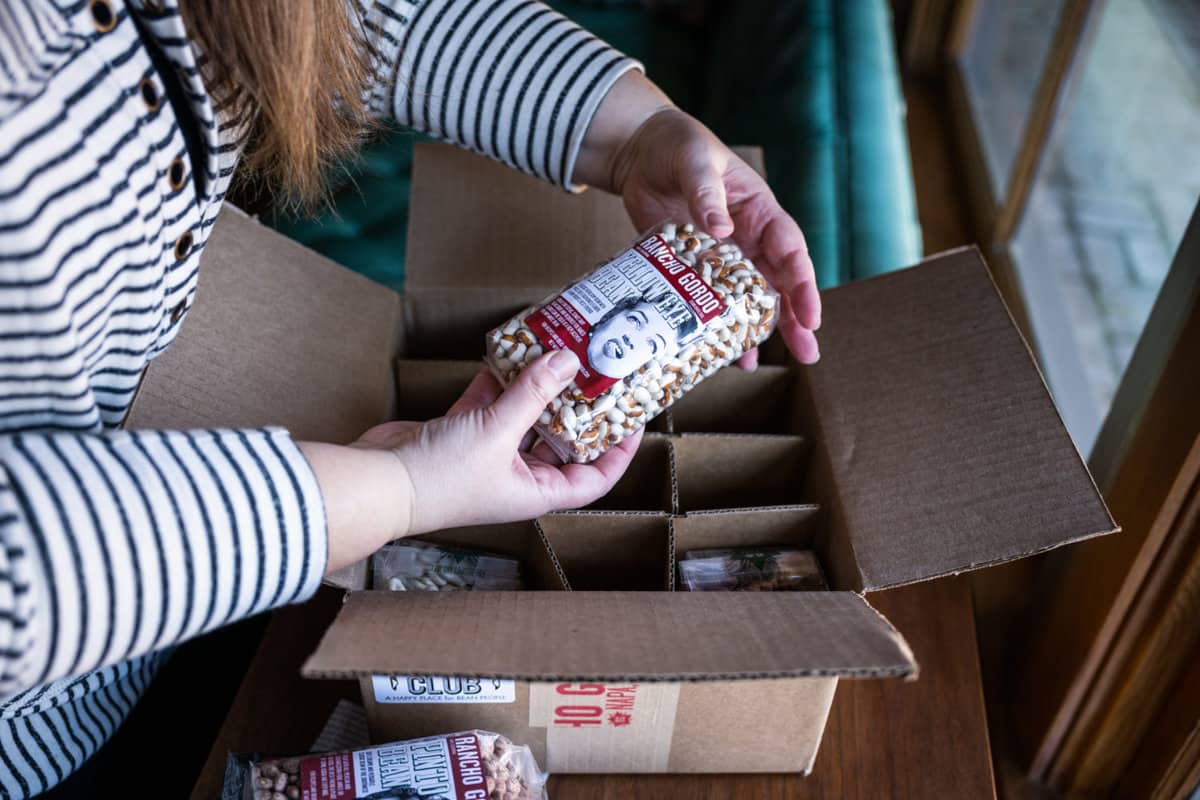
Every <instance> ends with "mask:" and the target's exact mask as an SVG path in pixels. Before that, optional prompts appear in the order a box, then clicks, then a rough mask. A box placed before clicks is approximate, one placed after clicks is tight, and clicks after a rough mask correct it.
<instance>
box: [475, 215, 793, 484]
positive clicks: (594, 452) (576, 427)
mask: <svg viewBox="0 0 1200 800" xmlns="http://www.w3.org/2000/svg"><path fill="white" fill-rule="evenodd" d="M778 304H779V296H778V294H777V293H776V292H775V291H774V290H772V289H771V288H770V287H769V286H768V285H767V282H766V279H764V278H763V276H762V274H761V273H759V272H758V270H757V269H755V267H754V265H753V264H752V263H751V262H750V260H749V259H747V258H745V257H744V256H743V255H742V252H741V251H740V250H739V249H738V247H737V246H736V245H735V244H733V243H732V242H719V241H717V240H716V239H714V238H713V237H711V236H709V235H708V234H707V233H705V232H704V231H700V230H697V229H696V228H695V227H694V226H692V225H691V224H686V225H676V224H673V223H667V224H664V225H661V226H658V227H657V228H655V229H653V230H652V231H651V232H649V233H648V234H646V235H645V236H643V237H642V238H641V239H639V241H638V243H637V244H636V245H635V246H634V248H633V249H631V250H629V251H626V252H625V253H622V254H620V255H618V256H617V257H616V258H614V259H613V260H611V261H608V262H606V263H605V264H602V265H601V266H600V267H598V268H597V269H596V270H595V271H594V272H592V273H591V274H590V275H588V276H587V277H585V278H584V279H582V280H581V281H578V282H576V283H574V284H571V285H570V286H568V287H566V288H565V289H564V290H563V291H562V293H560V294H558V295H555V296H552V297H549V298H547V299H546V300H545V301H544V302H543V303H542V304H540V305H538V306H533V307H530V308H528V309H526V310H524V311H522V312H521V313H520V314H518V315H517V316H515V317H513V318H512V319H510V320H509V321H508V322H506V323H505V324H504V325H501V326H500V327H499V328H496V329H495V330H493V331H491V332H489V333H488V335H487V338H486V361H487V363H488V365H489V366H490V367H491V369H492V371H493V373H494V374H495V375H496V377H497V378H498V379H499V380H500V382H501V383H502V384H503V385H505V386H507V385H508V384H509V383H511V382H512V381H513V380H514V379H515V378H516V376H517V375H518V374H519V373H520V371H521V370H522V369H524V368H525V367H526V366H527V365H528V364H530V363H532V362H533V360H534V359H536V358H537V357H538V356H540V355H541V354H542V353H543V352H545V351H546V350H548V349H561V348H568V349H571V350H573V351H575V352H576V354H577V355H579V356H580V363H581V368H580V371H579V373H578V374H577V375H576V378H575V381H574V382H573V383H572V384H571V385H570V386H568V387H567V388H566V389H565V390H564V391H563V392H562V394H560V395H559V396H558V397H556V398H554V400H553V401H551V403H550V404H549V405H548V406H547V407H546V410H545V411H544V412H543V413H542V415H541V417H540V418H539V420H538V422H537V425H536V426H535V430H536V431H537V432H538V434H539V435H540V436H541V437H542V439H543V440H545V441H546V442H547V443H548V444H549V445H550V446H551V448H552V449H553V450H554V451H555V452H556V453H557V454H558V455H559V456H560V457H562V458H563V459H564V460H568V461H575V462H587V461H592V460H593V459H596V458H598V457H599V456H601V455H602V454H603V453H604V452H606V451H607V450H608V449H609V448H611V447H613V446H614V445H616V444H617V443H618V442H620V441H621V440H622V439H624V438H625V437H626V436H628V435H630V434H631V433H633V432H635V431H637V430H639V429H640V428H642V427H644V426H645V425H646V424H647V423H649V422H650V420H652V419H654V418H655V417H656V416H658V414H660V413H661V412H662V411H663V409H665V408H668V407H669V406H670V405H671V404H672V403H674V402H675V401H676V400H678V399H679V398H680V397H682V396H683V395H685V394H686V393H687V392H689V391H690V390H691V389H692V388H694V387H695V386H696V385H698V384H699V383H700V382H701V381H703V380H704V379H705V378H707V377H708V376H709V375H712V374H713V373H714V372H716V371H717V370H719V369H721V368H722V367H724V366H726V365H728V364H731V363H732V362H734V361H736V360H737V359H738V358H739V357H741V355H742V354H743V353H745V352H746V351H747V350H750V349H751V348H753V347H755V346H757V345H758V344H759V343H761V342H763V341H764V340H765V339H766V338H767V337H768V336H770V335H771V332H772V331H773V330H774V328H775V321H776V314H777V311H778Z"/></svg>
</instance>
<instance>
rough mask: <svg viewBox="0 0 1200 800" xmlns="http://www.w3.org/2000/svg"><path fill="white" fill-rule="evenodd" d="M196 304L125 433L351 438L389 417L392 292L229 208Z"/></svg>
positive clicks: (150, 373) (398, 324) (157, 364)
mask: <svg viewBox="0 0 1200 800" xmlns="http://www.w3.org/2000/svg"><path fill="white" fill-rule="evenodd" d="M196 298H197V299H196V303H195V306H194V307H193V308H192V310H191V311H190V312H189V313H188V317H187V320H186V321H185V322H184V324H183V328H182V330H181V331H180V333H179V336H178V337H177V339H176V341H175V343H174V344H172V345H171V347H169V348H167V350H166V352H164V353H163V354H162V355H160V356H159V357H158V358H156V359H155V360H154V363H153V364H152V365H151V366H150V368H149V369H148V370H147V371H146V374H145V376H144V378H143V380H142V385H141V387H140V388H139V390H138V395H137V397H136V399H135V401H134V403H133V406H132V408H131V409H130V412H129V416H128V418H127V419H126V421H125V424H126V426H128V427H131V428H164V429H171V428H202V427H257V426H262V425H284V426H286V427H287V428H288V429H289V430H290V431H291V432H292V435H294V436H295V437H296V438H297V439H309V440H315V441H325V442H350V441H353V440H354V439H355V438H357V437H358V436H359V435H360V434H361V433H362V432H363V431H365V430H366V429H367V428H369V427H371V426H372V425H377V424H379V423H380V422H384V421H386V420H388V419H391V418H392V408H393V402H394V394H395V389H394V381H393V380H392V368H391V364H392V359H393V358H394V357H395V355H396V353H397V350H398V348H400V346H401V345H402V335H403V330H402V321H403V312H402V308H401V302H400V296H399V295H398V294H396V293H395V292H392V291H390V290H388V289H385V288H384V287H382V286H379V285H378V284H376V283H374V282H372V281H370V280H368V279H367V278H364V277H362V276H360V275H357V274H355V273H353V272H351V271H350V270H348V269H345V268H344V267H341V266H339V265H337V264H335V263H333V262H332V261H330V260H328V259H326V258H324V257H322V256H320V255H318V254H317V253H314V252H313V251H311V250H309V249H307V248H305V247H303V246H301V245H299V244H296V243H295V242H293V241H292V240H290V239H288V238H286V237H284V236H281V235H279V234H278V233H276V232H275V231H273V230H271V229H270V228H267V227H265V226H263V225H261V224H259V223H258V222H257V221H256V220H254V219H251V218H250V217H248V216H247V215H246V214H245V213H244V212H243V211H241V210H240V209H238V208H236V207H235V206H233V205H231V204H229V203H226V204H225V208H224V209H223V210H222V212H221V215H220V217H219V218H218V220H217V225H216V228H215V230H213V233H212V236H211V237H210V238H209V241H208V244H207V246H206V247H205V248H204V254H203V266H202V268H201V270H200V285H199V288H198V289H197V292H196Z"/></svg>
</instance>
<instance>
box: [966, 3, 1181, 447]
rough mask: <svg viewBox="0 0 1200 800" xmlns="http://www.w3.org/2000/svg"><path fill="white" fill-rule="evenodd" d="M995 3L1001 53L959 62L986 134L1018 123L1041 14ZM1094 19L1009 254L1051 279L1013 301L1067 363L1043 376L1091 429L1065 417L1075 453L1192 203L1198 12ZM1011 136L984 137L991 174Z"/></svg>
mask: <svg viewBox="0 0 1200 800" xmlns="http://www.w3.org/2000/svg"><path fill="white" fill-rule="evenodd" d="M988 5H993V4H988ZM1001 5H1002V6H1004V7H1005V12H1004V19H1005V25H1006V27H1005V29H1004V31H1003V36H1004V38H1005V39H1006V40H1007V41H1009V42H1010V44H1008V45H1006V46H1004V47H998V46H997V45H995V44H993V45H991V46H992V47H993V48H995V49H998V50H999V51H1001V53H1002V55H1001V56H997V55H996V54H993V55H992V56H991V57H990V58H987V59H977V60H976V61H974V62H970V61H969V68H970V67H971V66H973V67H975V68H976V70H977V72H982V71H983V70H985V69H990V70H992V73H991V74H990V75H989V76H988V77H987V78H986V79H984V78H981V77H977V78H975V79H973V80H972V85H973V87H975V88H976V90H977V91H983V90H986V89H987V88H988V87H993V89H994V91H992V93H991V95H990V96H984V97H982V98H981V99H980V100H979V101H977V105H978V106H980V107H981V108H983V107H986V108H988V109H989V110H988V111H987V112H986V113H981V116H982V117H983V118H984V120H985V123H986V121H987V120H990V121H991V123H990V124H991V125H992V129H993V130H996V129H998V128H999V127H1000V126H1002V125H1004V124H1005V122H1004V121H1005V120H1008V121H1009V122H1008V124H1009V125H1010V126H1011V127H1019V125H1020V124H1021V122H1022V121H1023V119H1024V116H1025V113H1026V111H1027V105H1028V99H1029V97H1030V96H1032V91H1033V82H1034V81H1036V69H1031V67H1030V65H1031V64H1032V65H1034V66H1035V67H1037V68H1039V69H1040V61H1041V59H1042V58H1043V57H1044V51H1045V47H1046V46H1047V43H1048V42H1047V38H1046V29H1047V28H1049V27H1050V26H1052V24H1053V20H1052V19H1048V17H1053V16H1054V15H1053V14H1047V13H1046V9H1047V4H1045V3H1036V2H1032V0H1021V2H1017V3H1013V4H1012V5H1008V4H1001ZM1030 5H1036V6H1040V7H1041V9H1042V13H1041V14H1035V13H1031V12H1030V10H1029V6H1030ZM1058 5H1060V4H1058V3H1051V4H1049V6H1051V7H1056V6H1058ZM1099 8H1100V16H1099V17H1098V18H1097V19H1096V20H1095V21H1094V23H1093V25H1094V28H1093V31H1092V35H1091V39H1090V44H1089V46H1088V48H1087V49H1086V50H1085V51H1084V53H1083V54H1082V55H1081V58H1082V60H1081V61H1080V62H1079V63H1078V66H1077V68H1076V72H1075V74H1074V81H1073V84H1072V87H1071V91H1070V94H1069V95H1068V97H1067V98H1066V102H1065V104H1064V107H1063V111H1062V113H1061V116H1060V118H1059V122H1058V125H1057V128H1056V131H1055V135H1054V140H1053V142H1052V145H1051V147H1050V149H1049V150H1048V151H1047V154H1046V159H1045V162H1044V163H1043V165H1042V168H1041V172H1040V174H1039V176H1038V180H1037V182H1036V184H1035V188H1034V191H1033V194H1032V196H1031V198H1030V204H1029V207H1028V209H1027V211H1026V215H1025V218H1024V220H1023V221H1022V224H1021V228H1020V229H1019V231H1018V234H1017V240H1016V247H1015V248H1014V252H1015V255H1016V258H1017V267H1018V270H1019V271H1029V270H1044V271H1052V273H1053V275H1052V277H1053V281H1052V282H1050V283H1047V282H1046V281H1045V280H1044V279H1045V278H1046V277H1047V276H1045V275H1040V276H1029V277H1034V278H1037V280H1029V281H1025V284H1026V285H1041V286H1042V287H1044V289H1046V290H1045V291H1040V292H1038V296H1033V297H1029V298H1027V301H1028V302H1029V303H1030V304H1031V305H1034V306H1036V305H1038V304H1042V306H1043V307H1042V308H1040V309H1031V310H1032V311H1033V313H1032V316H1033V317H1034V324H1035V335H1036V336H1037V338H1038V340H1039V342H1038V344H1039V349H1040V350H1041V352H1042V353H1043V354H1047V353H1053V354H1055V355H1054V357H1055V358H1058V359H1060V360H1063V359H1068V358H1071V357H1074V358H1077V359H1078V364H1065V365H1064V364H1057V365H1056V364H1047V365H1046V368H1047V373H1048V376H1049V377H1050V383H1051V388H1052V390H1054V391H1055V392H1056V393H1061V394H1071V395H1074V396H1073V398H1070V399H1068V398H1066V397H1063V398H1060V405H1062V406H1064V409H1070V408H1082V407H1086V406H1090V407H1091V409H1092V414H1091V415H1090V417H1091V419H1083V418H1084V417H1088V416H1089V415H1088V414H1085V413H1080V414H1078V415H1076V416H1078V417H1079V419H1077V420H1073V419H1072V418H1071V417H1072V414H1070V413H1068V414H1067V416H1068V419H1067V423H1068V427H1071V428H1072V432H1073V433H1074V434H1076V440H1077V443H1078V444H1079V445H1080V447H1081V449H1082V450H1084V451H1085V452H1086V451H1087V450H1088V449H1090V446H1091V440H1092V438H1093V437H1094V435H1095V428H1097V427H1098V426H1099V424H1100V422H1101V421H1102V420H1103V416H1104V414H1105V413H1106V412H1107V409H1108V406H1109V403H1110V402H1111V400H1112V396H1113V394H1114V392H1115V391H1116V387H1117V384H1118V382H1119V381H1120V378H1121V374H1122V373H1123V372H1124V370H1125V367H1126V365H1127V364H1128V362H1129V357H1130V354H1131V353H1132V351H1133V348H1134V346H1135V345H1136V343H1137V339H1138V336H1139V335H1140V333H1141V330H1142V328H1143V326H1144V325H1145V321H1146V318H1147V316H1148V315H1149V312H1150V308H1151V306H1152V305H1153V303H1154V299H1155V297H1156V295H1157V293H1158V289H1159V287H1160V286H1161V284H1162V281H1163V278H1164V277H1165V276H1166V273H1167V270H1168V268H1169V267H1170V261H1171V256H1172V254H1173V253H1174V251H1175V249H1176V247H1177V246H1178V244H1179V241H1180V239H1181V238H1182V236H1183V231H1184V229H1185V227H1186V225H1187V221H1188V219H1189V217H1190V216H1191V214H1192V211H1193V209H1194V208H1195V207H1196V203H1197V199H1198V198H1200V3H1197V2H1196V1H1195V0H1108V2H1106V3H1102V4H1101V5H1100V6H1099ZM1022 29H1024V32H1025V33H1024V34H1022ZM982 33H983V31H982V30H980V31H979V32H977V35H976V41H981V35H982ZM1006 70H1007V75H1008V76H1009V79H1010V80H1009V82H1008V83H1005V78H1004V74H1005V71H1006ZM997 87H1003V88H997ZM1012 136H1013V134H1012V132H1011V131H1008V132H1007V133H1005V134H1003V135H1001V136H998V137H997V136H995V135H994V134H993V136H992V139H993V141H994V144H993V145H991V146H990V147H989V150H990V151H991V160H992V161H993V165H994V166H993V171H994V172H997V171H999V170H1002V169H1003V167H1004V164H1005V163H1009V162H1010V161H1011V157H1012V152H1014V149H1013V147H1012V145H1011V144H1010V143H1009V144H1006V143H1007V142H1009V140H1010V139H1011V138H1012ZM1006 137H1007V138H1006ZM1005 159H1008V161H1005ZM1047 304H1049V305H1050V307H1045V306H1046V305H1047ZM1039 322H1040V323H1041V324H1038V323H1039ZM1045 337H1060V338H1061V337H1067V338H1069V339H1070V340H1071V341H1070V342H1046V341H1043V339H1044V338H1045ZM1064 354H1065V355H1064ZM1064 375H1065V376H1073V377H1071V378H1069V379H1068V378H1063V377H1062V376H1064ZM1056 377H1057V378H1058V380H1056ZM1067 384H1072V385H1067ZM1074 384H1080V385H1074ZM1064 401H1066V402H1064Z"/></svg>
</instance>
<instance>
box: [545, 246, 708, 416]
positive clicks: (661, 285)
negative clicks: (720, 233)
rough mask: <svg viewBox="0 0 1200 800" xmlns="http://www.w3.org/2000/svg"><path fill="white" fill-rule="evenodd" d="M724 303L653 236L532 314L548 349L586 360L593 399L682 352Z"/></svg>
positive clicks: (582, 381)
mask: <svg viewBox="0 0 1200 800" xmlns="http://www.w3.org/2000/svg"><path fill="white" fill-rule="evenodd" d="M723 309H724V306H723V305H722V304H721V302H720V300H718V299H717V297H716V296H715V295H714V294H713V291H712V287H711V286H709V285H708V284H707V283H705V282H704V281H703V280H702V279H701V278H700V276H699V275H698V274H697V273H696V271H695V270H694V269H692V268H691V267H690V266H688V265H687V264H685V263H684V262H682V261H680V260H679V258H678V256H676V254H675V252H674V251H673V250H672V249H671V248H670V246H669V245H668V244H667V243H666V241H665V240H664V239H663V238H662V237H661V236H657V235H652V236H648V237H646V238H645V239H643V240H642V241H640V242H638V243H637V244H636V245H634V247H633V249H631V250H627V251H626V252H624V253H621V254H620V255H618V256H617V257H616V258H614V259H612V260H611V261H609V262H607V263H605V264H603V265H601V266H600V267H598V268H597V269H596V270H595V271H593V272H592V273H591V274H590V275H588V276H587V277H586V278H584V279H583V280H581V281H579V282H577V283H574V284H572V285H571V286H568V287H567V288H566V289H564V290H563V292H562V294H560V295H558V296H557V297H554V298H553V299H551V300H550V302H548V303H546V304H545V305H544V306H542V307H540V308H538V309H535V310H534V311H533V312H532V313H530V314H529V316H528V317H526V318H525V324H526V325H527V326H529V328H530V330H532V331H533V333H534V335H535V336H536V337H537V338H538V341H539V342H540V343H541V345H542V347H543V348H545V349H547V350H558V349H567V350H571V351H573V352H574V353H575V355H577V356H578V357H579V362H580V366H579V373H578V374H577V375H576V377H575V385H576V387H577V388H578V389H579V390H580V391H581V392H583V394H584V396H585V397H587V398H589V399H590V398H594V397H596V396H597V395H599V394H600V393H601V392H603V391H604V390H606V389H608V388H609V387H610V386H612V385H613V384H614V383H616V382H617V381H619V380H621V379H623V378H625V377H627V376H629V375H631V374H633V372H635V371H636V370H637V369H638V368H639V367H641V366H642V365H643V364H645V363H646V362H648V361H650V360H651V359H668V358H672V357H673V356H675V355H676V354H677V353H678V352H679V351H680V350H681V349H682V348H683V347H685V346H687V345H688V344H690V343H691V341H693V340H694V339H695V337H697V336H699V335H700V334H701V333H702V332H703V328H704V325H705V324H707V323H708V322H709V321H710V320H712V319H713V318H714V317H716V316H718V315H719V314H720V313H721V311H722V310H723Z"/></svg>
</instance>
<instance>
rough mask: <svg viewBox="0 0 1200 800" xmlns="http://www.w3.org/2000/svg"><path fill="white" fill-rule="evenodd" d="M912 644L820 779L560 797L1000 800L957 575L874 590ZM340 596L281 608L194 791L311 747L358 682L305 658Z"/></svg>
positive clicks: (843, 705) (591, 787)
mask: <svg viewBox="0 0 1200 800" xmlns="http://www.w3.org/2000/svg"><path fill="white" fill-rule="evenodd" d="M868 600H870V602H871V604H872V605H874V606H875V607H876V608H877V609H879V610H880V611H881V612H882V613H883V614H884V615H886V616H887V617H888V619H890V620H891V621H892V622H893V623H894V624H895V625H896V627H897V628H898V629H899V630H900V631H901V632H902V633H903V634H904V636H905V638H906V639H907V640H908V642H909V644H910V645H912V649H913V652H914V653H915V654H916V657H917V661H918V663H919V664H920V666H921V674H920V679H919V680H917V681H910V682H906V681H902V680H898V679H890V680H866V681H857V680H844V681H842V682H841V683H840V684H839V685H838V689H837V695H836V696H835V698H834V701H833V709H832V711H831V712H830V717H829V724H828V726H827V728H826V730H825V739H824V741H823V742H822V743H821V750H820V754H819V755H818V756H817V763H816V767H815V768H814V770H813V773H812V775H810V776H808V777H801V776H798V775H696V776H687V775H559V776H555V777H553V778H551V781H550V787H549V794H550V796H551V797H552V798H553V800H658V799H659V798H662V799H663V800H668V799H669V798H694V799H695V800H801V799H802V798H803V799H804V800H807V799H808V798H839V799H841V798H846V799H847V800H855V799H856V798H872V799H874V798H881V797H892V798H921V800H925V798H941V797H952V798H994V797H995V787H994V782H993V776H992V760H991V753H990V751H989V747H988V734H987V720H986V717H985V714H984V705H983V692H982V689H981V686H980V676H979V659H978V654H977V651H976V645H975V622H974V617H973V614H972V609H971V595H970V589H969V586H968V584H967V582H966V579H965V578H961V577H960V578H947V579H943V580H938V581H933V582H930V583H924V584H918V585H916V586H908V587H904V588H900V589H893V590H891V591H888V592H881V593H878V594H873V595H870V596H869V597H868ZM340 603H341V593H340V592H338V591H334V590H332V589H322V590H321V592H320V593H319V594H318V595H317V597H316V598H314V599H313V600H312V601H310V602H309V603H307V604H306V605H303V606H296V607H292V608H287V609H284V610H282V611H279V612H277V613H276V615H275V618H274V619H273V620H272V621H271V624H270V625H269V626H268V628H267V632H266V634H265V636H264V638H263V643H262V645H261V646H260V647H259V651H258V654H257V655H256V656H255V658H254V660H253V662H252V663H251V665H250V668H249V670H248V671H247V674H246V678H245V680H244V681H243V682H242V686H241V688H240V689H239V691H238V694H237V697H236V698H235V699H234V702H233V705H232V707H231V709H230V711H229V715H228V716H227V717H226V719H225V723H224V725H223V726H222V727H221V731H220V733H219V735H218V737H217V740H216V742H214V744H213V747H212V750H211V752H210V753H209V757H208V762H207V763H206V765H205V767H204V771H203V772H202V773H201V775H200V779H199V780H198V781H197V783H196V786H195V789H194V791H193V792H192V798H193V800H214V798H217V797H219V795H220V786H221V776H222V771H223V768H224V761H225V754H226V753H228V752H230V751H234V752H247V751H254V750H258V751H266V752H276V753H285V752H291V753H303V752H306V751H307V750H308V748H309V747H310V746H311V745H312V742H313V740H314V739H315V738H316V737H317V734H318V733H319V732H320V730H321V727H322V726H323V725H324V722H325V720H326V719H327V718H328V716H329V713H330V711H331V710H332V709H333V706H334V705H335V703H336V702H337V700H338V698H341V697H349V698H352V699H355V700H357V699H358V684H357V683H355V682H347V681H310V680H304V679H302V678H300V677H299V669H300V664H301V662H303V660H304V659H305V657H306V656H307V655H308V654H309V653H310V652H311V651H312V650H313V648H314V647H315V646H316V643H317V640H318V639H319V638H320V635H321V633H322V632H323V631H324V630H325V628H326V626H327V625H328V624H329V622H330V621H331V620H332V619H333V616H334V615H335V614H336V613H337V609H338V606H339V605H340Z"/></svg>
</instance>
